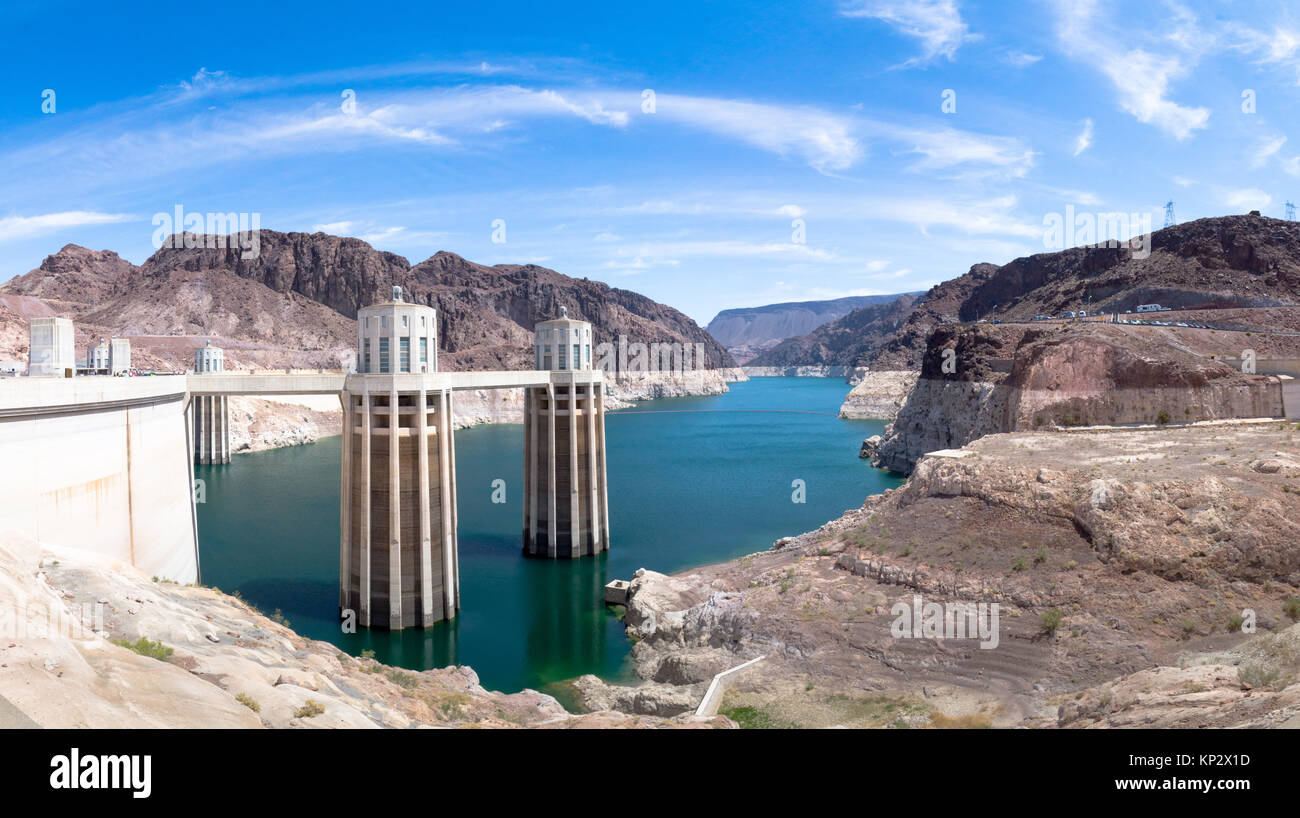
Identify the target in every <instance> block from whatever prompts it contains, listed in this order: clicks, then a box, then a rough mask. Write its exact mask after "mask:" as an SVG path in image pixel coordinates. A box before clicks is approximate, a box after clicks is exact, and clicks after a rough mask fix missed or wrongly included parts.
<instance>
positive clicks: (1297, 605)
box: [1282, 596, 1300, 622]
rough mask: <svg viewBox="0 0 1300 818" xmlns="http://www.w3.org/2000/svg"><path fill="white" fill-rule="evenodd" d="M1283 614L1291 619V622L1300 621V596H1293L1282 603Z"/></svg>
mask: <svg viewBox="0 0 1300 818" xmlns="http://www.w3.org/2000/svg"><path fill="white" fill-rule="evenodd" d="M1282 613H1284V614H1286V615H1287V616H1289V617H1291V621H1293V622H1294V621H1295V620H1297V619H1300V596H1293V597H1291V598H1290V599H1288V600H1287V601H1286V602H1284V603H1282Z"/></svg>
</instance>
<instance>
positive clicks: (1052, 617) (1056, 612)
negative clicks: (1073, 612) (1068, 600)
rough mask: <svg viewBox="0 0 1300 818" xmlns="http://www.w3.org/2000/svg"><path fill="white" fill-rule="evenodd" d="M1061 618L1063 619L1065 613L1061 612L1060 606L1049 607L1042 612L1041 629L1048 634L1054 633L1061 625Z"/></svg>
mask: <svg viewBox="0 0 1300 818" xmlns="http://www.w3.org/2000/svg"><path fill="white" fill-rule="evenodd" d="M1062 619H1065V614H1064V613H1062V612H1061V609H1060V608H1053V609H1051V610H1050V611H1048V612H1047V613H1045V614H1043V618H1042V623H1043V630H1044V631H1045V632H1046V633H1049V634H1054V633H1056V629H1057V628H1059V627H1061V620H1062Z"/></svg>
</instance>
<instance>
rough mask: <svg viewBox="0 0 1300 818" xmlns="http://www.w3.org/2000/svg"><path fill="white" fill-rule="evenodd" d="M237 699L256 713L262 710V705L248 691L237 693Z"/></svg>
mask: <svg viewBox="0 0 1300 818" xmlns="http://www.w3.org/2000/svg"><path fill="white" fill-rule="evenodd" d="M235 701H237V702H239V703H240V704H242V705H243V706H244V707H247V708H248V709H249V710H252V711H253V712H254V713H261V712H262V705H260V704H258V703H257V699H254V698H253V697H252V696H250V695H248V694H247V693H237V694H235Z"/></svg>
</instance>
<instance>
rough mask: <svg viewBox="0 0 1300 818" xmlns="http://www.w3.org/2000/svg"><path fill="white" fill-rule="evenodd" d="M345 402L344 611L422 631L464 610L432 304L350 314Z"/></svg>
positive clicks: (448, 402) (366, 621)
mask: <svg viewBox="0 0 1300 818" xmlns="http://www.w3.org/2000/svg"><path fill="white" fill-rule="evenodd" d="M357 336H358V347H359V348H358V350H357V362H358V372H357V373H356V374H355V375H350V376H348V378H347V381H346V384H345V387H344V391H343V393H342V395H341V400H342V402H343V466H342V494H341V498H340V539H341V543H340V549H339V552H340V553H339V577H340V581H339V607H340V609H341V610H343V611H345V612H346V611H349V610H351V611H354V612H355V614H356V622H357V624H359V625H361V626H363V627H378V628H389V629H392V630H400V629H402V628H411V627H429V626H431V625H433V624H434V623H436V622H439V621H441V620H444V619H451V618H452V617H454V616H455V615H456V612H457V611H458V610H459V609H460V583H459V565H458V558H457V557H458V554H457V542H456V481H455V475H456V460H455V447H454V444H453V441H452V431H451V413H452V390H451V389H450V388H448V387H446V386H445V385H444V386H439V385H437V382H436V380H437V379H434V378H429V377H427V376H426V373H431V372H436V371H437V367H438V358H437V355H438V332H437V311H436V310H435V309H433V308H432V307H425V306H422V305H419V304H408V303H405V302H403V301H402V291H401V288H400V287H394V288H393V297H392V300H391V301H389V302H387V303H383V304H375V305H372V306H369V307H363V308H362V309H361V310H360V312H359V313H358V314H357Z"/></svg>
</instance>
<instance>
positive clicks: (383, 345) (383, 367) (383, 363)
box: [379, 338, 388, 374]
mask: <svg viewBox="0 0 1300 818" xmlns="http://www.w3.org/2000/svg"><path fill="white" fill-rule="evenodd" d="M379 371H380V373H382V374H387V373H388V339H387V338H380V339H379Z"/></svg>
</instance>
